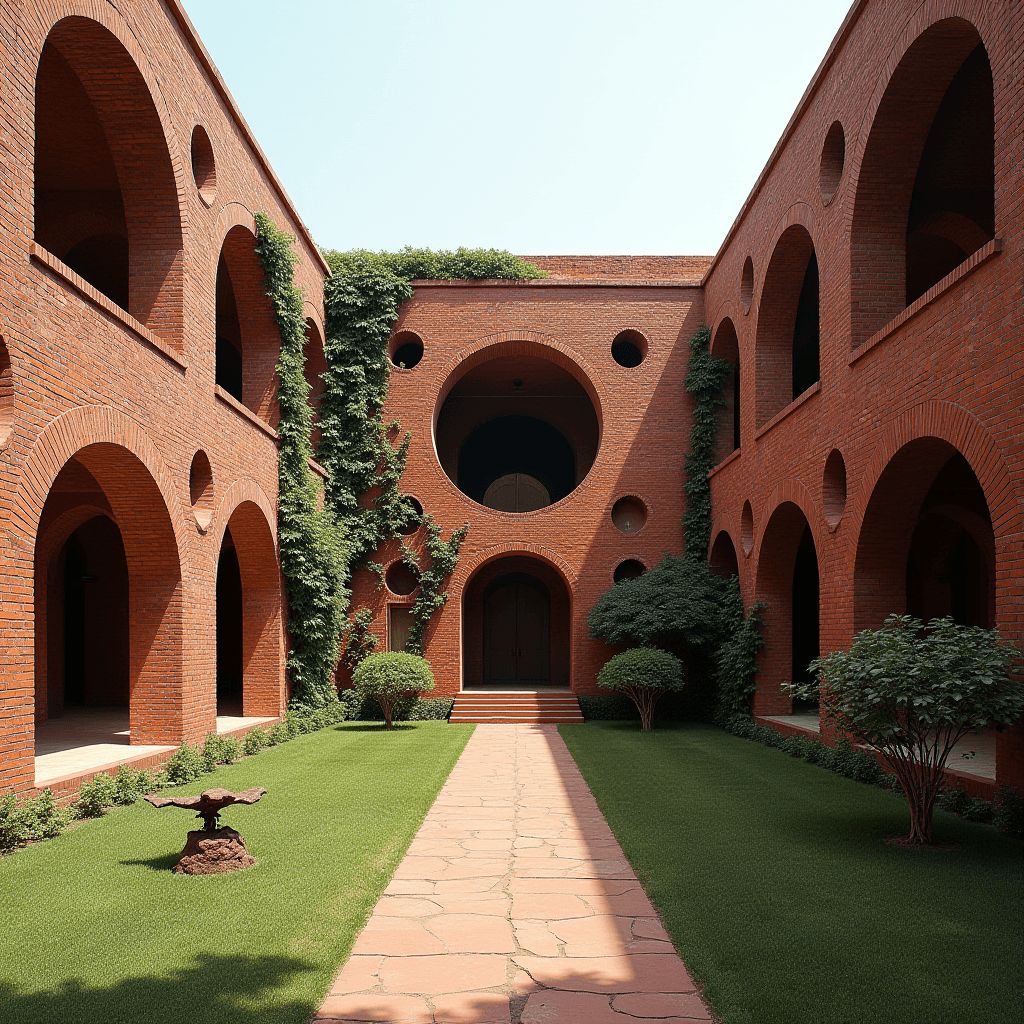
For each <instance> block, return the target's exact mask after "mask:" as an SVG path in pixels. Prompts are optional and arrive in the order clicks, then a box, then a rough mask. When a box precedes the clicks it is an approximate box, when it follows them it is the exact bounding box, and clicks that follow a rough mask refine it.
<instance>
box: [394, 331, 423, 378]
mask: <svg viewBox="0 0 1024 1024" xmlns="http://www.w3.org/2000/svg"><path fill="white" fill-rule="evenodd" d="M388 354H389V356H390V357H391V362H392V364H393V365H394V366H397V367H398V368H399V369H402V370H411V369H412V368H413V367H414V366H418V365H419V361H420V360H421V359H422V358H423V339H422V338H421V337H420V336H419V335H418V334H416V333H415V332H414V331H399V332H398V333H397V334H396V335H395V336H394V337H393V338H392V339H391V341H390V343H389V344H388Z"/></svg>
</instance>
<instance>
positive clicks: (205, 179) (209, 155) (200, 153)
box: [192, 124, 217, 206]
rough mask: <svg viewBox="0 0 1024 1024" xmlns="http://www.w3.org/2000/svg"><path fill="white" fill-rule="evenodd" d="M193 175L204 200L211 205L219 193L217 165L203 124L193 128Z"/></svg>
mask: <svg viewBox="0 0 1024 1024" xmlns="http://www.w3.org/2000/svg"><path fill="white" fill-rule="evenodd" d="M192 177H193V178H194V179H195V183H196V188H197V189H199V195H200V196H201V197H202V200H203V202H205V203H206V205H207V206H209V205H210V204H211V203H212V202H213V200H214V197H215V196H216V195H217V165H216V163H215V162H214V159H213V144H212V143H211V142H210V136H209V135H207V134H206V129H205V128H204V127H203V126H202V125H201V124H197V125H196V126H195V128H193V129H192Z"/></svg>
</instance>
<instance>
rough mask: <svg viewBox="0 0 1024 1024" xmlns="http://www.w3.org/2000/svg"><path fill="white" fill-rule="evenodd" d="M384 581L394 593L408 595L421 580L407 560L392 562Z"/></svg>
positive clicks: (402, 595)
mask: <svg viewBox="0 0 1024 1024" xmlns="http://www.w3.org/2000/svg"><path fill="white" fill-rule="evenodd" d="M384 582H385V583H386V584H387V588H388V590H390V591H391V593H392V594H395V595H396V596H397V597H407V596H408V595H409V594H411V593H412V592H413V591H414V590H415V589H416V588H417V587H418V586H419V582H420V581H419V580H418V579H416V574H415V573H414V572H413V571H412V569H410V568H409V566H407V565H406V564H405V562H392V563H391V565H389V566H388V571H387V572H386V573H385V574H384Z"/></svg>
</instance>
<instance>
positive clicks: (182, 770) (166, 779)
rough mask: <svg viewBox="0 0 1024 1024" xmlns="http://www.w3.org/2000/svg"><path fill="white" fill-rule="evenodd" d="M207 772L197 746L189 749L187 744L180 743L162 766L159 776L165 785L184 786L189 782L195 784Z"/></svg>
mask: <svg viewBox="0 0 1024 1024" xmlns="http://www.w3.org/2000/svg"><path fill="white" fill-rule="evenodd" d="M207 770H208V769H207V767H206V760H205V758H204V757H203V752H202V751H201V750H200V749H199V747H198V745H197V746H194V747H190V746H189V745H188V744H187V743H182V745H181V746H180V747H178V749H177V750H176V751H175V752H174V753H173V754H172V755H171V757H170V759H169V760H168V761H167V763H166V764H165V765H164V767H163V771H162V772H161V773H160V775H161V777H162V783H163V784H165V785H168V786H184V785H186V784H187V783H189V782H195V780H196V779H198V778H199V776H200V775H203V774H205V772H206V771H207Z"/></svg>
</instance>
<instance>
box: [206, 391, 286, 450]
mask: <svg viewBox="0 0 1024 1024" xmlns="http://www.w3.org/2000/svg"><path fill="white" fill-rule="evenodd" d="M213 390H214V391H215V392H216V394H217V397H218V398H219V399H220V400H221V401H222V402H223V403H224V404H225V405H229V406H231V408H232V409H234V410H235V412H237V413H238V414H239V415H240V416H244V417H245V418H246V419H247V420H248V421H249V422H250V423H251V424H252V425H253V426H255V427H259V429H260V430H262V431H263V433H264V434H266V435H267V437H269V438H270V439H271V440H273V441H280V440H281V437H280V435H279V434H278V432H277V431H276V430H275V429H274V428H273V427H272V426H271V425H270V424H269V423H268V422H267V421H266V420H264V419H260V417H259V416H257V415H256V413H254V412H253V411H252V410H251V409H249V408H247V407H246V406H244V405H242V403H241V402H240V401H239V400H238V399H237V398H235V396H234V395H232V394H230V393H229V392H227V391H225V390H224V389H223V388H222V387H221V386H220V385H219V384H215V385H214V386H213Z"/></svg>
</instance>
